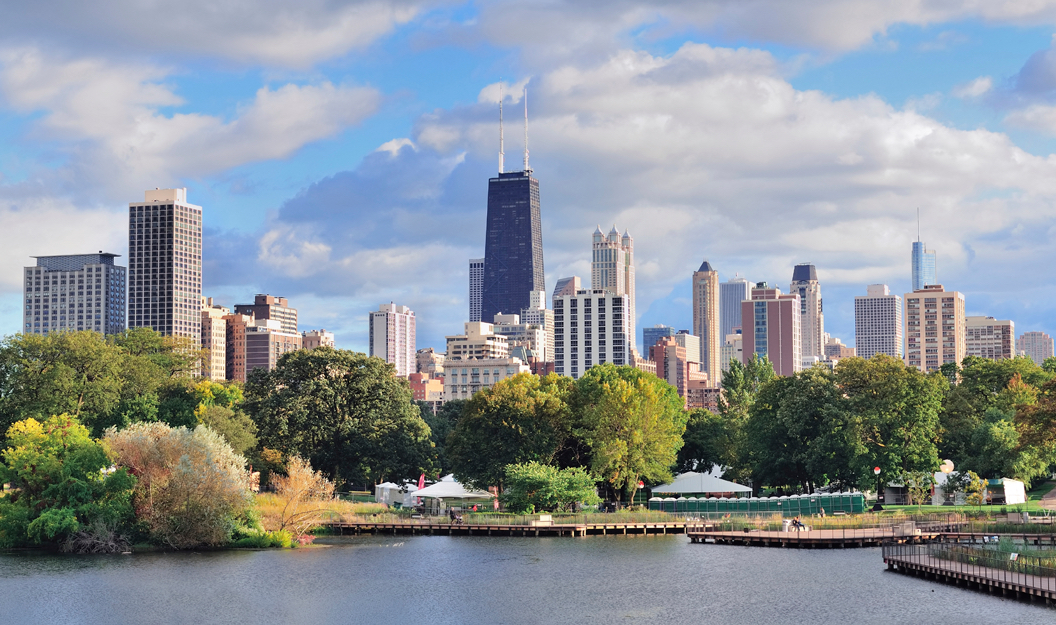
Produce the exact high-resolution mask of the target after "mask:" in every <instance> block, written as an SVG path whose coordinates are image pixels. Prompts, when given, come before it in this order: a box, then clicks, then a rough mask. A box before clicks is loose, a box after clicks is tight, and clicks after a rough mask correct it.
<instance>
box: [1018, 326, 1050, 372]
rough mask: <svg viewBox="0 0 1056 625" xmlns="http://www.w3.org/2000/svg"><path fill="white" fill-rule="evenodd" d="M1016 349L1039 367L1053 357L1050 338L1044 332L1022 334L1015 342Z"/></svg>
mask: <svg viewBox="0 0 1056 625" xmlns="http://www.w3.org/2000/svg"><path fill="white" fill-rule="evenodd" d="M1016 349H1017V350H1018V351H1019V353H1021V354H1024V355H1026V356H1030V358H1031V360H1033V361H1034V363H1035V364H1036V365H1038V366H1039V367H1040V366H1041V365H1042V364H1043V363H1044V362H1045V359H1046V358H1052V357H1053V341H1052V337H1051V336H1049V335H1048V334H1045V333H1044V332H1024V333H1023V334H1020V335H1019V339H1018V340H1017V341H1016Z"/></svg>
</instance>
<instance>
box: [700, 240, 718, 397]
mask: <svg viewBox="0 0 1056 625" xmlns="http://www.w3.org/2000/svg"><path fill="white" fill-rule="evenodd" d="M720 332H721V330H720V325H719V272H718V271H715V270H714V269H713V268H712V267H711V263H709V262H708V261H707V260H705V261H704V262H703V263H701V265H700V269H698V270H696V271H694V272H693V333H694V334H696V335H697V336H699V337H700V364H701V369H703V370H704V371H705V372H706V373H707V374H708V384H709V385H710V386H712V387H715V386H718V384H719V382H721V381H722V373H721V371H722V367H721V362H720V360H719V350H720V349H721V348H722V340H723V337H722V336H721V335H720V334H719V333H720Z"/></svg>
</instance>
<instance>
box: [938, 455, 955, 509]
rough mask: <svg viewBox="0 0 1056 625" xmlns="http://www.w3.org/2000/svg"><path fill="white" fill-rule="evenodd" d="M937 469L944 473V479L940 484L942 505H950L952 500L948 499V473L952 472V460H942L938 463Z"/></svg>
mask: <svg viewBox="0 0 1056 625" xmlns="http://www.w3.org/2000/svg"><path fill="white" fill-rule="evenodd" d="M939 471H942V472H943V473H944V474H945V475H946V480H945V481H944V482H943V484H942V505H944V506H952V505H954V502H953V501H950V473H953V460H943V461H942V464H941V465H939Z"/></svg>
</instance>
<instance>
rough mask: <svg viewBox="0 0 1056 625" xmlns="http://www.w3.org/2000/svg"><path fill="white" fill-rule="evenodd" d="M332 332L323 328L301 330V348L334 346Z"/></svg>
mask: <svg viewBox="0 0 1056 625" xmlns="http://www.w3.org/2000/svg"><path fill="white" fill-rule="evenodd" d="M335 345H336V341H335V340H334V333H333V332H327V331H326V330H325V329H323V330H305V331H304V332H301V349H315V348H316V347H334V346H335Z"/></svg>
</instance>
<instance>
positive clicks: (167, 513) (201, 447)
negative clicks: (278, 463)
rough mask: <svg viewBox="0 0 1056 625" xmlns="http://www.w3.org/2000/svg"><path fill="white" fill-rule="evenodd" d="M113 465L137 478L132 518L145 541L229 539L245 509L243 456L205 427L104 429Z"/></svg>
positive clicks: (182, 543) (180, 545) (185, 544)
mask: <svg viewBox="0 0 1056 625" xmlns="http://www.w3.org/2000/svg"><path fill="white" fill-rule="evenodd" d="M106 441H107V443H108V444H109V445H110V447H111V448H112V449H113V450H114V452H115V454H116V456H117V463H118V465H119V466H122V467H126V468H127V469H128V471H129V472H130V473H132V475H134V476H136V478H137V479H138V482H137V485H136V490H135V500H134V502H135V507H136V516H137V517H138V519H139V520H140V521H141V522H142V523H144V524H145V525H146V527H147V529H148V531H149V532H150V537H151V540H152V541H153V542H155V543H158V544H162V545H166V546H168V547H171V548H173V549H190V548H194V547H201V546H207V547H215V546H220V545H223V544H226V543H228V542H229V541H230V539H231V536H232V533H233V531H234V529H235V525H236V519H237V518H238V517H239V516H240V515H241V514H242V513H243V512H244V511H245V510H246V509H247V508H248V507H249V505H250V501H251V497H250V493H249V486H248V485H249V475H248V473H247V472H246V470H245V468H244V465H245V459H243V458H242V457H241V456H239V455H238V454H236V453H235V452H234V451H232V449H231V447H230V446H229V445H228V444H227V443H226V442H224V440H223V439H222V438H221V437H220V436H219V435H218V434H216V433H215V432H213V431H212V430H210V429H209V428H206V427H203V426H199V427H197V428H195V429H193V430H192V429H188V428H186V427H176V428H174V427H170V426H168V425H166V424H164V423H134V424H132V425H131V426H129V427H128V428H127V429H125V430H121V431H116V430H114V429H113V428H111V429H109V430H107V432H106Z"/></svg>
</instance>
